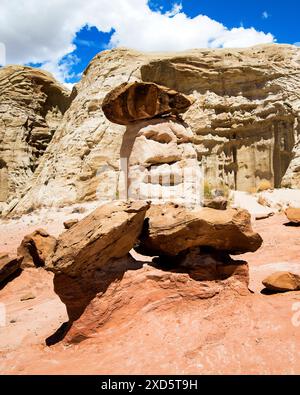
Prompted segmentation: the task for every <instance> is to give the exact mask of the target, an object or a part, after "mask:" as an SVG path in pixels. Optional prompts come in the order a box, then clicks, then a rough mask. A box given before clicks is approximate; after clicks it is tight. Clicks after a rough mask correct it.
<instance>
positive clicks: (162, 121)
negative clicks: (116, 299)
mask: <svg viewBox="0 0 300 395" xmlns="http://www.w3.org/2000/svg"><path fill="white" fill-rule="evenodd" d="M192 140H193V133H192V131H191V129H189V128H188V126H187V125H185V124H184V123H183V122H180V121H178V120H174V119H172V118H168V117H167V118H158V119H153V120H147V121H143V122H136V123H135V124H134V125H130V126H128V127H127V129H126V132H125V134H124V136H123V141H122V146H121V150H120V155H121V158H122V161H123V162H122V166H123V167H125V168H122V170H123V173H122V174H127V177H128V179H127V182H126V183H125V184H127V185H125V191H126V190H128V195H129V197H131V198H134V199H145V200H151V201H154V202H155V201H158V202H159V201H160V202H161V201H162V200H163V201H169V200H172V201H176V202H181V203H185V204H197V203H198V204H200V202H201V192H202V191H201V185H202V184H201V181H202V178H201V175H202V174H201V170H200V167H199V162H198V160H197V154H196V151H195V149H194V146H193V144H192ZM123 163H124V165H123ZM126 167H127V168H126ZM199 173H200V174H199ZM119 191H122V188H121V186H120V183H119Z"/></svg>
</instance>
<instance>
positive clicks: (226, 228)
mask: <svg viewBox="0 0 300 395" xmlns="http://www.w3.org/2000/svg"><path fill="white" fill-rule="evenodd" d="M170 207H171V206H170ZM170 207H169V209H170ZM148 209H149V204H147V203H145V202H143V201H134V202H127V203H122V202H113V203H109V204H105V205H102V206H100V207H99V208H98V209H96V210H95V211H93V212H92V213H91V214H89V215H88V216H87V217H85V218H84V219H82V220H81V221H79V222H78V223H77V224H75V225H74V226H73V227H72V228H71V229H69V230H67V231H65V232H64V233H62V234H61V236H60V237H59V238H58V240H57V243H56V247H55V249H54V251H53V253H52V254H51V255H50V256H48V258H47V262H46V268H47V270H51V271H52V272H54V273H55V276H54V289H55V292H56V293H57V294H58V295H59V297H60V298H61V300H62V301H63V302H64V303H65V305H66V307H67V312H68V316H69V322H68V323H65V324H64V326H62V327H61V328H60V329H59V330H58V331H57V332H56V333H55V334H53V336H51V337H49V338H48V339H47V344H49V345H51V344H53V343H55V342H57V341H59V340H60V339H62V338H63V337H64V336H65V334H66V333H67V332H68V337H67V340H68V341H72V342H80V341H82V340H84V339H86V338H87V337H89V336H90V335H94V334H95V332H97V331H98V330H99V328H100V327H101V325H102V324H103V323H104V322H106V321H107V320H109V318H110V317H111V315H112V314H113V313H114V312H116V311H117V312H119V311H120V310H122V308H123V307H124V306H125V305H128V304H130V305H131V301H133V303H132V306H131V308H132V314H137V313H138V312H139V310H140V309H141V308H144V309H148V308H151V306H152V305H153V304H154V305H157V306H160V305H163V304H165V303H166V301H167V300H168V299H170V298H171V299H172V298H184V299H191V300H195V299H209V298H212V297H214V296H216V295H217V294H219V293H220V292H223V291H225V290H227V289H228V290H229V292H230V293H232V292H233V293H235V292H236V293H237V294H238V295H246V294H248V289H247V287H248V282H249V275H248V266H247V263H246V262H243V261H234V260H233V259H231V258H230V256H229V255H228V251H230V248H229V246H231V247H232V250H234V251H235V252H237V251H238V252H246V251H254V250H255V249H257V248H259V246H260V244H261V238H260V236H259V235H257V234H255V233H254V232H253V231H252V229H251V226H250V222H249V216H248V217H247V218H246V217H245V218H241V217H243V215H242V213H238V212H237V216H236V218H234V219H233V220H229V219H228V218H231V217H232V213H231V211H232V210H227V211H226V210H225V211H217V210H213V209H203V211H205V212H206V211H207V210H209V214H210V217H211V219H210V221H211V222H210V223H211V229H210V232H209V234H208V235H209V237H206V238H205V237H202V238H201V235H200V234H201V232H202V234H204V233H205V234H206V233H207V223H205V220H203V218H201V212H200V211H197V212H196V211H195V212H194V221H192V222H194V224H195V225H196V226H195V227H194V233H192V232H191V221H189V220H186V221H184V222H183V221H181V223H180V226H181V230H178V229H177V228H176V226H175V227H172V229H173V232H172V230H171V231H169V232H168V228H167V226H168V219H169V220H170V218H168V216H166V224H165V226H164V225H163V224H162V223H161V222H160V226H159V227H160V232H161V234H160V235H159V238H160V240H161V241H162V243H160V244H157V245H156V246H154V242H153V240H154V238H153V237H152V239H151V242H152V245H150V244H151V243H150V242H149V238H150V237H151V236H149V235H148V237H147V235H146V233H147V230H148V225H149V223H148V217H151V213H152V214H153V210H155V211H158V216H159V220H161V217H162V216H164V214H165V211H164V207H163V206H158V205H157V206H154V207H153V210H152V209H151V208H150V209H149V211H147V210H148ZM170 210H171V211H172V215H173V217H176V216H178V217H179V222H180V213H182V212H183V211H184V214H185V216H186V218H188V210H187V209H186V208H185V207H178V206H177V207H175V206H174V207H173V206H172V207H171V209H170ZM220 213H221V214H220ZM239 214H240V215H239ZM219 215H220V216H223V217H224V216H225V217H226V216H227V217H228V218H227V220H226V219H225V220H224V218H223V219H221V220H220V219H219V218H218V216H219ZM204 216H205V215H204ZM145 217H146V220H145ZM198 217H199V218H198ZM237 217H239V218H237ZM197 218H198V219H197ZM173 222H174V219H173ZM170 227H171V225H170ZM196 228H197V229H196ZM150 229H151V222H150ZM163 232H164V234H162V233H163ZM167 233H169V236H168V235H167ZM188 235H189V236H190V238H189V239H188V238H187V236H188ZM225 235H226V236H225ZM152 236H153V235H152ZM197 236H198V237H197ZM168 237H169V239H168ZM171 239H172V240H171ZM192 239H193V242H191V240H192ZM211 240H217V241H218V242H217V244H216V243H214V244H213V245H212V244H211ZM156 241H157V239H156ZM171 244H172V246H173V249H172V250H170V245H171ZM138 246H139V247H138ZM212 246H213V247H215V248H211V247H212ZM233 246H234V247H233ZM133 247H135V248H137V247H138V248H139V250H144V251H145V250H148V251H149V250H150V248H151V252H152V253H153V254H154V253H155V254H157V256H158V257H156V258H155V259H151V258H150V257H148V258H147V259H148V264H145V262H142V261H139V260H138V259H135V258H133V255H129V251H130V250H131V249H132V248H133ZM132 254H133V252H132ZM134 254H135V255H136V252H135V253H134ZM168 255H169V256H168ZM140 258H142V257H140ZM149 282H150V283H151V285H150V286H149ZM127 311H128V310H127ZM123 319H124V320H126V317H124V318H123Z"/></svg>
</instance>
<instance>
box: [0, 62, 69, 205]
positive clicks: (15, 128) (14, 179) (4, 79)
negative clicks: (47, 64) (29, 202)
mask: <svg viewBox="0 0 300 395" xmlns="http://www.w3.org/2000/svg"><path fill="white" fill-rule="evenodd" d="M69 96H70V92H69V91H68V90H67V89H66V88H64V87H63V86H62V85H60V84H59V82H58V81H56V80H55V79H54V77H52V75H51V74H49V73H47V72H44V71H41V70H38V69H34V68H32V67H23V66H7V67H3V68H1V69H0V142H1V143H0V209H1V206H2V209H3V211H4V212H5V210H7V211H9V210H10V209H12V208H13V206H14V205H15V204H16V203H17V200H14V199H18V198H20V197H21V196H23V195H25V192H27V190H28V189H29V187H30V184H29V182H30V180H31V179H32V177H33V173H34V171H35V170H36V168H37V167H38V164H39V162H40V159H41V156H42V155H43V153H44V151H45V150H46V148H47V146H48V144H49V142H50V141H51V139H52V137H53V134H54V132H55V130H56V129H57V127H58V126H59V124H60V122H61V120H62V117H63V114H64V113H65V112H66V110H67V108H68V107H69V104H70V98H69ZM13 200H14V201H13Z"/></svg>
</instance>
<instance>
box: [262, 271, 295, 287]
mask: <svg viewBox="0 0 300 395" xmlns="http://www.w3.org/2000/svg"><path fill="white" fill-rule="evenodd" d="M262 283H263V285H264V286H265V287H266V288H267V289H269V290H271V291H279V292H285V291H298V290H300V276H298V275H297V274H293V273H290V272H276V273H273V274H271V276H269V277H267V278H266V279H265V280H263V282H262Z"/></svg>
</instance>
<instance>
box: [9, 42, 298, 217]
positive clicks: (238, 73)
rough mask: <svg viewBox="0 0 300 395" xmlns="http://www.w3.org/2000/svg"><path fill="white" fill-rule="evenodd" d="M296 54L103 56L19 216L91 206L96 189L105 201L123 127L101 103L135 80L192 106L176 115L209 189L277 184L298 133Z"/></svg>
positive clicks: (257, 50) (264, 50)
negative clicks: (33, 210) (45, 208)
mask: <svg viewBox="0 0 300 395" xmlns="http://www.w3.org/2000/svg"><path fill="white" fill-rule="evenodd" d="M299 54H300V50H299V48H297V47H294V46H288V45H264V46H256V47H253V48H247V49H240V50H235V49H217V50H194V51H189V52H182V53H175V54H174V53H168V54H143V53H139V52H135V51H129V50H126V49H113V50H111V51H104V52H102V53H100V54H99V55H97V56H96V57H95V58H94V59H93V61H92V62H91V63H90V65H89V67H88V68H87V70H86V71H85V73H84V75H83V78H82V80H81V81H80V83H79V84H77V86H76V88H75V89H74V95H73V96H75V93H77V95H76V97H75V98H74V100H73V101H72V105H71V107H70V109H69V111H68V112H67V114H66V115H65V117H64V119H63V121H62V122H61V125H60V127H59V129H58V130H57V132H56V133H55V136H54V138H53V139H52V142H51V144H50V147H49V149H48V150H47V152H46V154H45V155H44V156H43V158H42V160H41V163H40V166H39V168H38V170H37V172H36V174H35V179H34V182H33V185H32V187H31V190H30V191H29V192H28V193H27V195H26V196H25V197H24V199H22V201H21V202H20V203H19V205H18V206H17V208H16V212H17V211H20V212H23V211H24V210H27V209H28V208H30V207H32V206H33V205H34V204H35V205H37V206H39V205H51V204H63V203H74V202H78V201H83V200H90V199H95V198H96V197H97V193H98V191H99V189H100V192H101V193H100V194H101V195H102V194H105V193H106V194H107V195H110V191H111V189H112V188H111V185H112V180H111V173H112V172H113V173H114V174H116V175H118V173H119V162H118V161H119V158H120V148H121V145H122V138H123V135H124V133H125V131H126V128H125V126H121V125H116V124H112V123H110V122H109V121H108V120H107V119H106V117H105V115H104V113H103V111H102V108H101V106H102V103H103V100H104V97H105V96H106V95H107V94H108V93H109V92H110V91H111V90H112V89H113V88H115V87H117V86H119V85H120V84H122V83H132V82H135V81H138V82H141V81H142V82H154V83H156V84H159V85H163V86H166V87H168V88H170V89H175V90H176V91H178V92H182V93H183V94H187V95H191V96H192V97H193V98H194V99H195V102H194V103H193V104H192V105H191V107H190V108H189V109H188V111H187V112H186V113H185V114H184V116H183V118H184V120H185V121H186V123H187V124H188V126H189V127H190V128H191V130H192V132H193V134H194V141H193V144H194V146H195V149H196V151H197V157H198V160H199V161H202V162H203V164H204V165H205V176H206V179H207V180H208V181H209V182H210V183H211V185H212V188H214V187H218V186H219V185H215V184H218V183H219V181H220V180H222V181H224V183H225V184H226V185H228V186H230V187H232V188H236V189H239V190H245V191H247V190H249V189H256V188H257V187H258V186H259V184H260V183H261V182H262V181H264V182H265V181H268V182H269V184H270V186H271V187H272V186H273V185H275V186H278V185H280V183H281V179H282V176H283V175H284V174H285V172H286V169H287V168H288V166H289V163H290V160H291V158H292V155H293V154H292V150H293V147H294V144H295V141H296V139H297V136H298V135H299V127H298V124H299V122H298V117H299V106H300V101H299V95H298V94H297V92H298V91H299V87H300V78H299V70H300V65H299ZM105 167H108V170H107V171H106V170H105ZM99 169H101V171H100V172H99ZM103 169H104V171H103ZM295 172H296V169H295V170H293V173H295ZM295 185H296V184H295Z"/></svg>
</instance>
